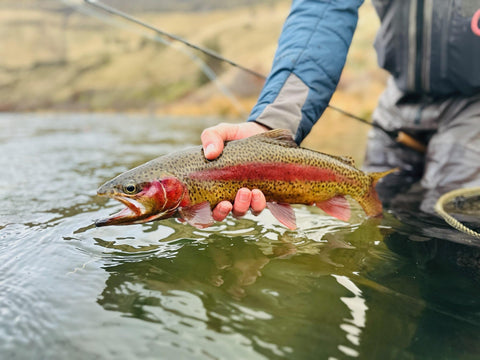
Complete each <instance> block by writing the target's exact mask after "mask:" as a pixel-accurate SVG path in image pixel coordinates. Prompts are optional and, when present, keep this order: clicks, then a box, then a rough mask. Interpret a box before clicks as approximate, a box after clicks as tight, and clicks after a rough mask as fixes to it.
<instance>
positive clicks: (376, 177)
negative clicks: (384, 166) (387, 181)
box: [368, 168, 398, 187]
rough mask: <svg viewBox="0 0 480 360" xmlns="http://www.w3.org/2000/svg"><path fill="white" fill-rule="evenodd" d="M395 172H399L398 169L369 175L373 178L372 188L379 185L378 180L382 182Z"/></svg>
mask: <svg viewBox="0 0 480 360" xmlns="http://www.w3.org/2000/svg"><path fill="white" fill-rule="evenodd" d="M395 171H398V168H393V169H390V170H387V171H381V172H373V173H370V174H368V175H370V177H371V178H372V186H373V187H375V185H377V182H378V180H380V179H381V178H383V177H384V176H387V175H388V174H391V173H393V172H395Z"/></svg>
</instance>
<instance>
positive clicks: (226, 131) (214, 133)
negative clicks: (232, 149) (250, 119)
mask: <svg viewBox="0 0 480 360" xmlns="http://www.w3.org/2000/svg"><path fill="white" fill-rule="evenodd" d="M237 131H238V126H237V125H235V124H219V125H216V126H212V127H210V128H207V129H205V130H203V132H202V135H201V136H200V138H201V140H202V146H203V152H204V154H205V157H206V158H207V159H208V160H213V159H216V158H217V157H219V156H220V154H221V153H222V151H223V143H224V141H227V140H233V139H235V136H236V133H237Z"/></svg>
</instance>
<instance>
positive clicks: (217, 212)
mask: <svg viewBox="0 0 480 360" xmlns="http://www.w3.org/2000/svg"><path fill="white" fill-rule="evenodd" d="M265 131H268V128H266V127H265V126H263V125H260V124H258V123H255V122H245V123H241V124H226V123H222V124H218V125H215V126H212V127H210V128H207V129H205V130H204V131H203V132H202V135H201V139H202V146H203V151H204V154H205V157H206V158H207V159H209V160H213V159H216V158H217V157H218V156H219V155H220V154H221V153H222V151H223V146H224V145H223V144H224V142H225V141H229V140H239V139H243V138H246V137H249V136H252V135H256V134H260V133H262V132H265ZM266 204H267V203H266V200H265V196H264V195H263V193H262V192H261V191H260V190H258V189H254V190H249V189H247V188H242V189H240V190H238V192H237V195H236V196H235V201H234V203H233V204H232V203H231V202H230V201H222V202H220V203H219V204H218V205H217V206H216V207H215V208H214V209H213V214H212V216H213V218H214V219H215V220H216V221H223V220H224V219H225V218H226V217H227V215H228V214H229V213H230V211H232V212H233V215H234V216H236V217H241V216H244V215H245V214H246V213H247V211H248V209H249V208H251V209H252V212H253V213H254V214H259V213H260V212H262V210H263V209H265V207H266Z"/></svg>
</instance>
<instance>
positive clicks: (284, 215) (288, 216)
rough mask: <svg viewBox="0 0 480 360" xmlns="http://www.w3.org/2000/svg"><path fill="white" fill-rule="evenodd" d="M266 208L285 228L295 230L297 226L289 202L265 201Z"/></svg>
mask: <svg viewBox="0 0 480 360" xmlns="http://www.w3.org/2000/svg"><path fill="white" fill-rule="evenodd" d="M267 208H268V210H270V212H271V213H272V215H273V216H274V217H275V218H276V219H277V220H278V221H280V222H281V223H282V224H283V225H285V226H286V227H287V228H289V229H291V230H295V229H296V228H297V223H296V219H295V212H294V211H293V208H292V207H291V206H290V205H289V204H284V203H276V202H271V201H270V202H267Z"/></svg>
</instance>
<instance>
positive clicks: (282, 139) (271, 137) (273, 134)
mask: <svg viewBox="0 0 480 360" xmlns="http://www.w3.org/2000/svg"><path fill="white" fill-rule="evenodd" d="M249 139H251V140H261V141H269V142H272V141H273V142H276V143H279V144H280V145H283V146H289V147H298V145H297V143H296V142H295V140H294V139H293V135H292V133H291V131H290V130H286V129H275V130H270V131H266V132H263V133H261V134H257V135H254V136H251V137H250V138H249Z"/></svg>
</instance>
